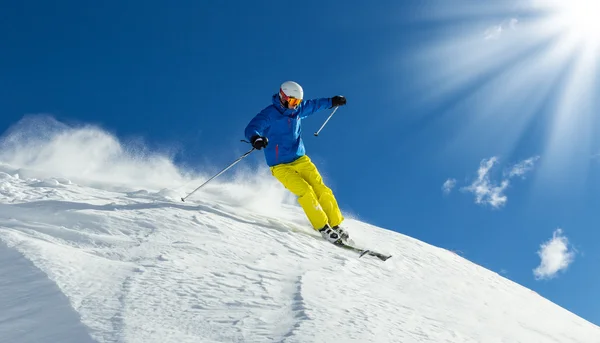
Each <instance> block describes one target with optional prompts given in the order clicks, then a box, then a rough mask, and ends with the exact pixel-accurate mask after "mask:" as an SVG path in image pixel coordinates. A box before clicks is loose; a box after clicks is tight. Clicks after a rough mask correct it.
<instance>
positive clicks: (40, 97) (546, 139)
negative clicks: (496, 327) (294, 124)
mask: <svg viewBox="0 0 600 343" xmlns="http://www.w3.org/2000/svg"><path fill="white" fill-rule="evenodd" d="M584 1H585V0H579V2H584ZM541 3H544V1H541V0H530V1H497V2H494V4H493V5H490V4H487V5H483V4H480V3H479V2H475V1H464V0H461V1H448V0H445V1H441V0H440V1H435V0H431V1H388V0H381V1H377V2H371V3H368V2H366V1H351V2H343V1H304V2H302V3H296V4H295V5H293V6H292V5H286V4H284V3H282V2H275V1H273V2H265V1H255V2H239V3H236V4H235V5H232V4H231V3H225V2H222V3H219V2H216V1H212V2H199V1H178V2H177V5H174V3H173V2H167V1H164V2H161V1H147V2H141V1H139V2H136V1H119V2H116V1H115V2H104V3H102V4H94V5H90V4H89V3H86V4H84V3H82V2H80V1H61V2H60V3H53V2H43V1H22V2H18V3H16V2H13V3H11V4H10V5H4V6H3V8H2V11H0V29H1V32H2V33H3V35H2V36H3V37H2V39H1V40H0V48H1V51H2V57H1V58H0V75H1V77H0V88H1V89H2V93H1V95H0V104H1V107H0V110H1V113H2V115H1V116H0V127H1V128H2V131H4V130H6V129H8V128H9V127H10V126H11V125H13V124H15V123H16V122H18V121H19V120H20V119H21V118H22V117H23V116H24V115H25V114H31V113H49V114H51V115H53V116H54V117H55V118H56V119H58V120H60V121H61V122H64V123H70V124H80V123H91V124H97V125H100V126H101V127H103V128H105V129H106V130H108V131H109V132H112V133H114V134H115V135H117V136H118V137H120V138H121V139H124V140H127V139H129V138H131V137H143V140H144V142H145V143H146V144H147V145H148V146H149V147H150V148H151V149H153V150H165V151H176V152H177V153H176V156H175V159H176V162H177V163H180V164H185V165H191V166H193V167H195V168H202V165H203V163H206V161H210V163H211V164H212V165H213V166H226V165H227V164H228V163H230V162H231V161H232V160H233V159H235V158H237V157H238V156H239V155H240V154H241V153H243V152H244V151H246V150H247V148H248V147H247V146H244V145H243V144H242V143H240V142H239V140H240V139H242V138H243V130H244V128H245V125H246V124H247V122H248V121H249V120H250V119H251V118H252V117H253V116H254V115H255V114H256V113H257V112H258V111H260V110H261V109H262V108H264V107H265V106H267V105H268V104H269V103H270V98H271V95H272V94H274V93H275V92H277V90H278V86H279V84H280V83H281V82H283V81H286V80H295V81H297V82H299V83H300V84H301V85H303V87H304V91H305V97H306V98H318V97H331V96H333V95H338V94H342V95H345V96H346V97H347V99H348V105H347V106H346V107H344V108H341V109H340V110H339V111H337V113H336V114H335V116H334V117H333V118H332V120H331V121H330V122H329V124H328V125H327V126H326V127H325V129H324V130H323V131H322V133H321V135H320V136H319V137H317V138H315V137H313V136H312V132H314V131H315V130H317V129H318V128H319V127H320V126H321V124H322V123H323V121H324V120H325V119H326V118H327V115H328V112H323V113H322V114H321V115H320V116H319V115H317V116H313V117H311V118H309V119H307V120H306V121H304V132H305V135H304V138H305V145H306V147H307V151H308V154H309V155H310V156H311V158H312V159H313V160H314V161H315V163H316V164H317V166H318V167H319V169H320V170H321V172H322V174H323V175H324V177H325V178H326V181H327V183H328V184H329V185H330V186H331V187H332V188H333V190H334V192H335V194H336V196H337V197H338V201H339V203H340V205H341V207H342V208H343V210H344V211H345V212H346V213H350V214H352V215H353V216H356V217H358V218H359V219H361V220H363V221H366V222H369V223H372V224H374V225H377V226H381V227H385V228H388V229H390V230H395V231H398V232H401V233H403V234H406V235H409V236H413V237H415V238H417V239H420V240H423V241H425V242H428V243H431V244H434V245H437V246H441V247H444V248H447V249H451V250H455V251H457V252H460V253H461V254H462V255H463V256H465V257H466V258H468V259H469V260H472V261H474V262H476V263H478V264H481V265H483V266H485V267H486V268H490V269H492V270H494V271H496V272H498V273H502V274H503V275H504V276H505V277H507V278H510V279H512V280H514V281H515V282H518V283H520V284H522V285H524V286H526V287H528V288H531V289H533V290H535V291H536V292H538V293H539V294H541V295H542V296H544V297H547V298H549V299H550V300H552V301H553V302H555V303H557V304H559V305H560V306H563V307H565V308H567V309H568V310H570V311H572V312H574V313H576V314H578V315H580V316H582V317H584V318H585V319H587V320H590V321H592V322H594V323H596V324H600V311H599V309H600V294H598V292H599V290H600V273H598V272H597V266H598V264H599V263H600V251H598V249H597V246H598V244H599V243H600V233H599V230H598V222H599V219H600V218H599V213H600V212H598V210H597V209H598V206H599V205H600V195H599V190H600V182H599V177H598V176H599V173H600V165H599V163H600V155H598V154H599V153H600V141H599V140H598V138H596V137H598V135H597V132H598V131H599V130H600V121H598V120H597V119H596V118H597V115H596V113H598V110H600V100H598V99H600V97H598V95H599V93H600V91H599V89H600V88H599V84H598V83H599V81H597V80H600V77H597V76H598V70H597V66H596V64H597V63H594V61H595V60H596V59H597V58H598V57H600V45H599V44H598V43H596V42H598V41H600V29H599V28H598V27H597V26H596V25H595V24H594V21H589V22H588V21H584V20H573V18H574V17H575V14H577V16H578V17H577V18H582V17H581V16H582V13H586V12H590V11H581V12H577V11H576V9H575V8H567V7H565V6H566V5H560V6H559V5H552V6H551V5H540V4H541ZM546 3H553V2H552V1H546ZM572 3H573V4H575V3H578V1H573V2H572ZM573 6H574V5H573ZM592 12H593V11H592ZM584 24H585V25H584ZM595 77H596V78H595ZM244 163H247V164H255V165H258V164H262V163H263V158H262V156H261V154H253V155H251V156H250V157H249V158H248V159H247V160H245V161H244ZM511 171H512V173H511ZM478 172H479V173H480V174H478ZM448 180H450V181H452V182H449V184H454V187H453V188H452V189H451V190H449V192H444V191H443V189H442V186H443V185H444V183H445V182H446V181H448ZM349 229H350V230H351V228H349ZM553 238H554V239H553ZM551 239H553V240H552V241H550V240H551ZM545 243H548V244H547V245H546V248H545V249H542V245H543V244H545ZM538 252H543V254H538ZM542 255H543V256H544V264H543V265H542V266H541V268H540V269H537V271H538V274H537V276H538V277H536V274H535V273H534V269H536V268H538V266H540V265H541V262H542V261H541V256H542ZM567 265H568V267H566V266H567ZM554 272H556V274H554ZM540 273H541V274H540ZM540 275H542V276H543V275H546V276H551V275H554V277H547V278H540V277H539V276H540Z"/></svg>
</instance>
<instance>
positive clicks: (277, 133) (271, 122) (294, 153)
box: [244, 94, 332, 167]
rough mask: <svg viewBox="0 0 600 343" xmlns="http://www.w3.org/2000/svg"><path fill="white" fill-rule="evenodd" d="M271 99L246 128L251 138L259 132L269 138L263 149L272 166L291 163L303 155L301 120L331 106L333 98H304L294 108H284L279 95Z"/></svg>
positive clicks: (246, 132)
mask: <svg viewBox="0 0 600 343" xmlns="http://www.w3.org/2000/svg"><path fill="white" fill-rule="evenodd" d="M272 102H273V103H272V104H271V105H269V106H267V107H265V108H264V109H263V110H262V111H260V113H258V114H257V115H256V116H255V117H254V118H252V120H251V121H250V123H248V126H246V130H245V131H244V133H245V136H246V138H247V139H248V140H250V139H251V138H252V136H256V135H258V136H263V137H267V139H268V140H269V144H268V145H267V147H266V148H264V151H265V159H266V161H267V164H268V165H269V166H270V167H272V166H275V165H278V164H282V163H290V162H293V161H295V160H296V159H298V158H300V157H301V156H304V155H305V150H304V143H303V142H302V137H301V135H302V125H301V122H302V119H304V118H306V117H308V116H310V115H311V114H313V113H315V112H317V111H319V110H324V109H327V108H331V107H332V105H331V98H321V99H313V100H306V101H302V102H301V103H300V105H298V107H296V108H295V109H288V108H285V107H283V106H282V105H281V103H280V102H279V96H278V95H277V94H275V95H273V98H272Z"/></svg>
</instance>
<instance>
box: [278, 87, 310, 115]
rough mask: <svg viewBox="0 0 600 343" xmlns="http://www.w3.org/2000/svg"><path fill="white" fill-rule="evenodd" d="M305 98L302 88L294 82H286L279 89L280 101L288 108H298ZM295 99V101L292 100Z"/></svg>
mask: <svg viewBox="0 0 600 343" xmlns="http://www.w3.org/2000/svg"><path fill="white" fill-rule="evenodd" d="M303 98H304V91H303V90H302V86H300V85H299V84H298V83H296V82H294V81H286V82H284V83H282V84H281V87H280V88H279V101H281V104H282V105H283V106H285V107H288V108H296V107H297V106H298V105H299V104H300V102H301V101H302V99H303ZM292 99H293V100H292Z"/></svg>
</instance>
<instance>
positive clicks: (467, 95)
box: [402, 0, 600, 182]
mask: <svg viewBox="0 0 600 343" xmlns="http://www.w3.org/2000/svg"><path fill="white" fill-rule="evenodd" d="M442 1H443V0H440V1H439V4H440V6H437V9H435V10H432V11H431V13H429V16H428V15H427V13H426V12H422V13H421V15H422V19H423V20H424V21H430V22H434V23H436V25H435V26H436V27H437V28H439V31H438V32H439V34H438V35H437V36H435V37H436V38H437V39H433V40H432V39H431V37H430V39H429V40H428V41H427V42H428V43H427V44H424V43H423V44H420V45H419V46H418V47H417V48H418V49H415V50H414V51H411V55H412V59H410V63H412V66H414V65H419V66H420V70H423V71H424V72H422V73H421V74H419V78H418V79H415V80H413V81H412V89H414V90H415V92H416V94H415V95H414V96H411V101H412V102H413V103H415V102H416V103H418V104H419V106H421V111H420V112H419V113H426V114H425V116H432V117H435V118H436V120H434V121H430V122H432V123H436V124H438V125H446V126H447V127H451V126H452V125H451V124H452V123H453V122H454V123H460V124H459V125H454V129H453V130H454V132H455V134H456V136H457V137H456V138H455V139H454V140H453V141H454V142H456V144H447V145H446V147H447V149H454V150H456V151H461V155H463V156H464V155H465V154H464V151H465V150H468V151H477V152H481V150H482V149H485V148H486V147H488V149H489V147H494V146H495V147H498V148H500V149H512V150H513V151H514V150H517V149H518V148H519V144H520V143H521V142H522V141H527V142H528V144H530V146H529V147H528V148H531V146H533V145H535V149H537V152H538V153H543V155H542V159H543V161H544V164H543V167H544V168H547V170H546V175H548V176H549V177H550V178H549V179H547V180H550V179H555V178H557V177H562V178H563V179H564V174H565V173H568V172H569V171H572V168H571V167H573V168H579V169H583V170H582V173H585V169H586V161H588V160H589V154H593V153H594V152H597V151H600V147H598V146H593V144H599V143H596V142H595V140H594V137H595V136H598V132H597V131H598V129H599V128H598V127H597V126H598V125H595V123H596V122H595V120H597V119H596V118H595V117H596V116H597V113H600V108H599V102H600V101H598V100H596V99H597V98H600V92H599V90H598V83H599V81H597V80H599V79H600V75H599V74H600V63H599V61H600V20H599V19H597V15H598V14H599V13H600V0H568V1H567V0H518V1H517V0H515V1H506V2H503V3H502V4H504V5H502V4H500V3H495V4H494V5H493V6H492V5H489V6H488V5H486V6H483V5H481V6H475V5H474V4H473V2H472V1H462V2H461V1H457V2H455V3H453V5H452V8H451V9H450V8H448V7H446V6H447V4H446V5H444V4H443V3H442ZM434 7H435V6H434ZM439 8H444V9H448V11H440V10H439ZM402 61H403V62H402V63H407V62H406V61H407V59H406V58H403V59H402ZM405 70H406V68H405ZM447 113H450V114H447ZM465 113H467V114H465ZM448 116H451V118H449V117H448ZM599 122H600V121H599ZM532 126H533V128H532ZM502 130H504V131H505V133H504V134H502ZM532 132H533V133H535V137H534V138H529V137H527V139H524V136H525V135H528V134H531V133H532ZM533 139H535V142H534V143H532V142H533ZM476 141H481V142H483V141H486V144H473V142H476ZM532 144H533V145H532ZM520 148H523V147H520ZM503 152H504V151H503ZM447 153H448V151H444V152H442V153H441V154H445V155H447ZM506 153H507V154H510V153H511V151H507V152H506ZM441 154H440V155H441ZM544 155H545V157H544ZM565 166H566V167H565ZM550 182H552V181H551V180H550Z"/></svg>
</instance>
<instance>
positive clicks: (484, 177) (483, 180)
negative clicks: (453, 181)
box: [462, 157, 509, 208]
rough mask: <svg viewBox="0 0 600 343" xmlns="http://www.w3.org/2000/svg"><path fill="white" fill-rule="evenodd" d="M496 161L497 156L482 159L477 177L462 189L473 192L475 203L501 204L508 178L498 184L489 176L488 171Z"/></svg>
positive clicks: (502, 203)
mask: <svg viewBox="0 0 600 343" xmlns="http://www.w3.org/2000/svg"><path fill="white" fill-rule="evenodd" d="M496 163H498V158H497V157H491V158H489V159H487V160H486V159H484V160H483V161H481V164H480V165H479V169H478V170H477V179H476V180H475V181H473V183H471V185H469V186H468V187H463V188H462V189H463V190H465V191H468V192H471V193H473V194H475V202H476V203H477V204H489V205H491V206H492V207H494V208H499V207H501V206H503V205H504V204H505V203H506V201H507V197H506V195H504V191H505V190H506V188H508V185H509V182H508V180H503V181H502V182H501V183H500V185H496V184H494V183H493V182H492V181H491V180H490V177H489V172H490V170H491V169H492V167H493V166H494V164H496Z"/></svg>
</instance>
